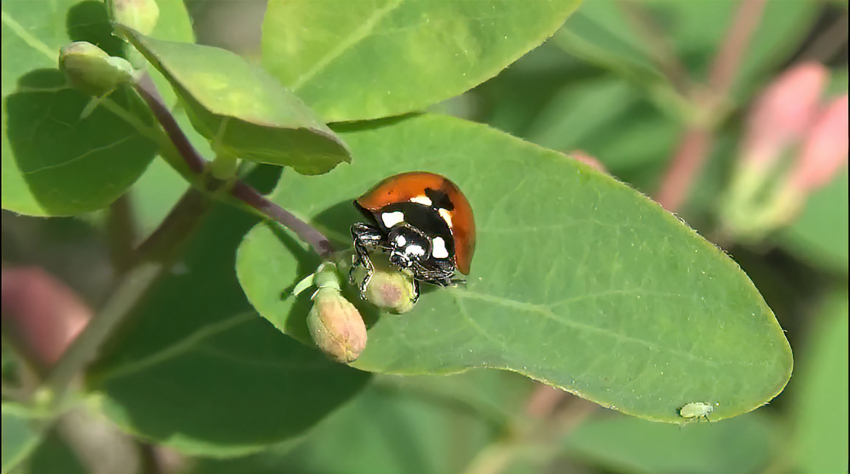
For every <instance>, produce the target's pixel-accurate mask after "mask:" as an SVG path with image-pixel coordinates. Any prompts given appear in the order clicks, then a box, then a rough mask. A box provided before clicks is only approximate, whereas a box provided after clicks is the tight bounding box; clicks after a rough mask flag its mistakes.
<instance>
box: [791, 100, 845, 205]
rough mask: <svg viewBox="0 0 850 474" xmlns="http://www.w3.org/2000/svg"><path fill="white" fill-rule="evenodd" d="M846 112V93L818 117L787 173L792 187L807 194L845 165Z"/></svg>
mask: <svg viewBox="0 0 850 474" xmlns="http://www.w3.org/2000/svg"><path fill="white" fill-rule="evenodd" d="M847 112H848V110H847V94H844V95H843V96H841V97H839V98H837V99H835V100H833V101H832V103H830V104H829V106H827V107H826V109H825V110H824V112H823V113H822V114H821V115H820V116H819V117H818V119H817V121H816V122H815V124H814V125H813V126H812V128H811V130H810V131H809V134H808V136H807V137H806V139H805V142H804V143H803V150H802V152H801V153H800V156H799V158H798V159H797V162H796V163H795V164H794V168H793V169H792V170H791V173H790V175H789V180H790V181H789V185H790V186H791V187H793V188H795V189H798V190H801V191H803V192H804V193H810V192H812V191H814V190H816V189H818V188H820V187H822V186H824V185H826V184H827V183H829V182H830V181H831V180H832V178H834V177H835V175H836V174H837V173H838V172H839V170H840V169H841V168H842V167H844V166H846V164H847V152H848V151H847V149H848V135H847Z"/></svg>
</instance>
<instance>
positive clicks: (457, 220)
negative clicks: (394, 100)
mask: <svg viewBox="0 0 850 474" xmlns="http://www.w3.org/2000/svg"><path fill="white" fill-rule="evenodd" d="M354 206H355V207H356V208H357V209H358V210H359V211H360V212H361V213H362V214H363V215H364V216H365V217H366V219H368V221H369V222H368V223H362V222H360V223H356V224H354V225H352V226H351V236H352V237H353V239H354V253H355V255H354V267H353V268H356V267H357V266H358V265H363V267H364V268H365V269H366V278H364V279H363V282H362V283H361V284H360V292H361V295H362V294H363V293H364V291H365V289H366V286H367V285H368V283H369V279H370V278H371V275H372V273H373V272H374V265H373V264H372V261H371V259H370V257H369V253H370V252H371V251H373V250H376V249H379V250H382V251H384V252H386V253H388V254H389V261H390V263H391V264H393V265H395V266H397V267H399V268H400V269H402V270H403V271H405V272H408V273H409V274H410V275H412V276H413V278H414V280H415V281H423V282H427V283H431V284H434V285H439V286H450V285H453V284H454V283H456V282H457V281H458V280H455V279H454V274H455V270H457V271H459V272H460V273H462V274H464V275H469V269H470V265H471V263H472V254H473V253H474V251H475V220H474V219H473V216H472V207H471V206H470V205H469V201H468V200H467V199H466V196H464V195H463V193H462V192H461V191H460V189H459V188H458V187H457V186H456V185H455V184H454V183H452V182H451V181H449V180H448V179H447V178H446V177H444V176H440V175H438V174H434V173H428V172H424V171H414V172H409V173H401V174H397V175H394V176H390V177H389V178H386V179H384V180H383V181H381V182H380V183H378V184H376V185H375V186H374V187H373V188H372V189H370V190H369V191H367V192H366V193H365V194H363V195H362V196H360V197H359V198H357V200H355V201H354ZM418 294H419V289H418V285H417V287H416V296H417V297H418Z"/></svg>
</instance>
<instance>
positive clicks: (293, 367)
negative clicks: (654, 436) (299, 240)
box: [89, 206, 369, 456]
mask: <svg viewBox="0 0 850 474" xmlns="http://www.w3.org/2000/svg"><path fill="white" fill-rule="evenodd" d="M255 223H256V218H253V217H251V216H248V215H246V214H245V213H243V212H240V211H237V210H235V209H232V208H228V207H226V206H222V207H221V208H219V209H218V210H216V211H214V212H213V213H212V215H211V216H210V217H209V218H208V221H207V222H206V223H205V224H204V227H203V228H201V229H200V230H199V231H198V234H197V235H195V236H194V238H193V240H192V242H190V244H189V245H188V247H187V250H186V253H185V254H184V258H183V259H182V260H181V262H180V263H178V265H177V267H176V268H175V270H174V272H173V273H171V274H170V275H168V276H167V277H165V278H164V279H163V280H162V281H160V282H158V284H157V285H156V286H155V287H154V288H153V290H152V293H151V295H150V296H149V298H148V299H147V300H146V301H145V302H144V303H143V304H142V305H140V306H139V307H138V308H136V311H135V312H134V313H133V315H132V316H131V318H132V323H131V324H130V325H129V326H128V327H126V329H125V332H123V333H122V334H121V335H120V336H119V337H118V338H117V339H115V340H113V341H112V344H111V346H112V348H111V350H109V351H108V352H107V354H105V355H104V357H103V358H102V359H101V360H100V361H99V363H98V365H97V366H96V367H95V368H94V369H93V371H92V372H91V374H90V377H89V386H90V387H91V388H92V389H95V390H97V391H100V392H102V393H103V394H104V395H105V396H104V398H103V406H102V407H103V410H104V412H105V413H106V414H107V415H108V416H109V417H110V418H111V419H113V420H114V421H116V422H117V423H118V424H119V425H120V426H122V427H123V428H124V429H126V430H128V431H131V432H135V433H138V434H140V435H142V436H144V437H145V438H149V439H152V440H155V441H156V442H158V443H161V444H165V445H168V446H171V447H174V448H176V449H179V450H181V451H183V452H187V453H193V454H200V455H210V456H227V455H238V454H245V453H248V452H252V451H258V450H260V449H263V448H264V447H266V446H268V445H271V444H276V443H279V442H281V441H284V440H287V439H290V438H293V437H296V436H298V435H300V434H301V433H302V432H304V431H305V430H306V429H308V428H309V427H310V426H312V425H313V424H315V423H316V422H318V421H319V420H320V419H321V418H322V417H323V416H325V415H326V414H327V413H328V412H330V411H331V410H333V409H334V408H336V407H337V406H339V405H340V404H341V403H343V402H344V401H346V400H347V399H348V398H350V397H352V396H353V395H354V394H356V393H357V391H358V390H359V389H360V388H362V387H363V385H364V384H365V383H366V381H367V380H368V379H369V377H368V374H366V373H363V372H359V371H357V370H354V369H350V368H348V367H345V366H342V365H338V364H334V363H332V362H330V361H328V360H327V359H326V358H325V357H324V356H323V355H322V354H321V353H320V352H318V351H317V350H314V349H311V348H308V347H304V346H303V345H301V344H299V343H297V342H295V341H294V340H292V339H291V338H289V337H286V336H284V335H282V334H280V333H279V332H278V331H276V330H275V329H274V328H273V327H272V326H271V325H269V324H268V323H267V322H266V321H265V320H263V319H262V318H261V317H259V316H258V315H257V314H256V313H255V312H254V311H252V310H251V307H250V305H249V304H248V302H247V301H246V300H245V297H244V295H243V294H242V292H241V291H240V289H239V285H238V283H237V281H236V277H235V275H234V271H233V264H234V263H233V258H234V257H233V252H234V249H235V248H236V245H237V244H238V242H239V240H240V239H241V237H242V235H244V233H245V232H246V231H247V230H248V229H249V228H250V227H251V226H252V225H253V224H255Z"/></svg>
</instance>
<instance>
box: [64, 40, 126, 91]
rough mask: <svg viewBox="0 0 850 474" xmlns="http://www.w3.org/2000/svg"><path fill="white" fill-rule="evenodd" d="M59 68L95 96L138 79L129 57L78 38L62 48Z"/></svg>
mask: <svg viewBox="0 0 850 474" xmlns="http://www.w3.org/2000/svg"><path fill="white" fill-rule="evenodd" d="M59 69H60V70H61V71H62V72H63V73H65V77H67V78H68V81H69V82H70V83H71V85H72V86H73V87H74V88H75V89H77V90H79V91H82V92H85V93H86V94H88V95H90V96H92V97H101V96H104V95H107V94H109V93H110V92H112V91H113V90H115V88H116V87H118V86H119V85H121V84H125V83H130V82H132V81H133V80H134V76H133V67H132V66H131V65H130V63H129V62H127V60H125V59H123V58H119V57H115V56H110V55H108V54H106V52H105V51H103V50H102V49H100V48H98V47H97V46H95V45H93V44H91V43H88V42H86V41H76V42H74V43H71V44H69V45H67V46H65V47H63V48H62V49H61V50H60V51H59Z"/></svg>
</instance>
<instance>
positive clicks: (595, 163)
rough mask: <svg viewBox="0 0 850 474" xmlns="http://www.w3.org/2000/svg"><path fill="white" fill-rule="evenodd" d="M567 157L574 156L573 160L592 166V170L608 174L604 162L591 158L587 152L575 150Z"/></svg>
mask: <svg viewBox="0 0 850 474" xmlns="http://www.w3.org/2000/svg"><path fill="white" fill-rule="evenodd" d="M567 155H569V156H572V157H573V158H575V159H577V160H578V161H581V162H582V163H584V164H586V165H589V166H591V167H592V168H594V169H596V170H597V171H601V172H603V173H606V171H605V165H603V164H602V162H600V161H599V160H597V159H596V158H594V157H592V156H590V155H589V154H588V153H587V152H585V151H582V150H573V151H571V152H569V153H567Z"/></svg>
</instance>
